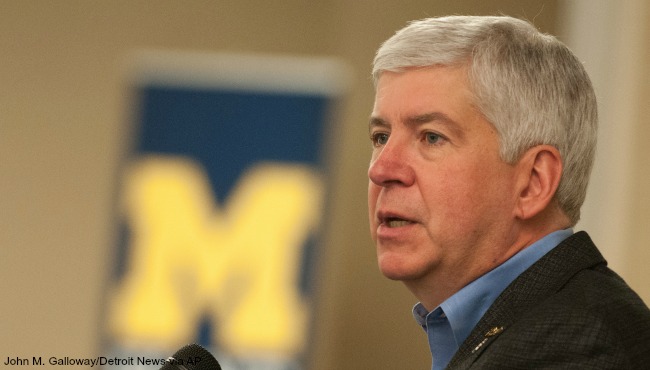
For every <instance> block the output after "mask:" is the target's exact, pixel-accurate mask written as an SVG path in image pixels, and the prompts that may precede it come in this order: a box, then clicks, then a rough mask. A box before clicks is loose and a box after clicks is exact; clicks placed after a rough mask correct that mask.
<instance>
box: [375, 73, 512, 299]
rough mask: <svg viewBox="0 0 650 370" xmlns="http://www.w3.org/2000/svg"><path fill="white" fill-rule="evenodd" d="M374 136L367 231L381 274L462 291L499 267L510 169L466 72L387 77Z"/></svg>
mask: <svg viewBox="0 0 650 370" xmlns="http://www.w3.org/2000/svg"><path fill="white" fill-rule="evenodd" d="M370 136H371V140H372V142H373V148H374V149H373V153H372V159H371V161H370V168H369V170H368V177H369V178H370V181H369V185H368V206H369V207H368V208H369V217H370V230H371V235H372V238H373V240H374V241H375V244H376V247H377V257H378V263H379V267H380V269H381V271H382V273H383V274H384V275H386V276H387V277H389V278H391V279H397V280H404V281H405V282H407V285H408V283H409V282H410V283H413V284H419V283H424V284H427V285H429V286H432V285H436V284H440V283H444V284H446V285H447V286H449V284H452V285H453V284H460V287H459V288H458V289H460V288H462V286H464V285H466V284H468V283H469V282H471V281H472V280H474V279H476V278H477V277H479V276H481V275H482V274H484V273H486V272H487V271H489V270H491V269H492V268H494V267H496V266H497V265H498V264H500V263H502V262H504V261H503V259H504V255H505V254H506V252H507V249H508V247H509V246H510V245H511V242H512V240H510V237H509V235H510V234H509V232H510V231H511V229H512V220H513V218H514V216H513V214H514V207H515V200H516V195H515V194H514V193H515V191H514V181H515V172H514V171H515V167H514V166H511V165H509V164H507V163H505V162H503V161H502V160H501V159H500V157H499V141H498V136H497V132H496V130H495V129H494V127H493V126H492V125H491V124H490V123H489V122H488V121H487V120H486V119H485V118H484V117H483V115H481V114H480V113H479V111H478V110H477V109H476V108H475V107H474V106H473V104H472V96H471V92H470V90H469V87H468V81H467V74H466V69H464V68H458V67H428V68H419V69H408V70H406V71H405V72H402V73H393V72H384V73H383V74H382V76H381V77H380V79H379V82H378V85H377V91H376V96H375V105H374V109H373V112H372V117H371V121H370ZM433 288H435V286H433Z"/></svg>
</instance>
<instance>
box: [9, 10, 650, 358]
mask: <svg viewBox="0 0 650 370" xmlns="http://www.w3.org/2000/svg"><path fill="white" fill-rule="evenodd" d="M405 3H406V2H404V1H399V0H384V1H346V0H329V1H317V2H307V1H299V0H282V1H273V2H252V1H235V0H233V1H207V0H206V1H187V2H178V1H171V0H164V1H148V2H145V1H82V0H79V1H58V2H44V1H13V0H0V86H1V87H0V248H1V249H0V274H2V276H1V277H2V278H1V279H0V294H2V296H3V299H2V302H3V303H2V304H0V307H1V308H0V349H2V353H1V354H2V355H3V356H5V355H8V356H21V357H22V356H29V357H31V356H35V355H42V356H49V355H57V356H61V355H86V356H88V355H93V354H96V353H98V352H99V351H100V341H99V335H98V330H99V328H100V327H101V324H102V323H101V317H102V309H103V307H102V288H103V287H104V284H105V282H106V278H107V276H108V275H109V272H110V271H109V269H110V267H111V266H112V259H113V255H112V253H111V252H112V246H113V245H114V242H115V240H114V237H115V229H114V224H113V221H114V220H113V219H112V218H111V215H112V214H113V211H114V204H113V201H114V200H115V199H114V191H115V181H116V176H117V174H118V165H119V163H120V159H121V157H122V156H123V155H124V153H125V149H126V148H127V146H128V143H129V140H130V136H129V133H130V126H129V125H128V123H129V122H128V113H129V112H128V107H129V105H128V104H129V97H128V94H127V89H126V85H125V75H124V69H123V62H124V60H125V59H126V57H127V56H128V55H129V53H130V52H132V51H134V50H138V49H141V48H148V49H150V48H154V49H181V50H193V51H196V50H198V51H223V50H227V51H246V52H249V51H254V52H272V53H291V54H300V55H327V56H338V57H341V58H343V59H344V60H346V61H347V62H348V63H349V64H350V65H351V66H352V68H353V69H354V70H355V73H356V75H355V78H354V81H352V83H353V84H352V90H351V91H350V94H349V97H348V99H347V100H346V101H345V104H344V106H343V107H342V121H341V127H342V128H341V129H340V130H337V131H336V132H332V133H330V135H331V137H332V139H333V140H332V145H331V148H330V150H331V153H332V158H331V160H332V163H333V164H334V176H335V177H334V188H333V191H334V193H333V195H334V197H333V201H332V204H331V205H330V206H331V210H332V214H333V215H335V217H334V218H333V219H332V220H331V222H329V224H330V225H331V226H332V229H331V232H329V233H328V234H327V235H326V245H325V251H326V254H325V256H324V259H323V261H322V263H323V265H322V271H324V274H323V277H322V279H321V280H320V281H319V284H320V287H321V292H322V295H321V297H320V302H321V303H322V305H321V306H320V308H319V310H318V313H317V317H316V320H317V325H316V328H317V330H318V331H317V333H318V335H317V337H316V338H315V341H314V361H313V368H314V369H362V368H379V369H393V368H394V369H403V368H427V367H428V366H430V363H429V361H430V359H429V353H428V349H427V345H426V338H425V336H424V335H423V333H421V330H420V329H418V328H417V327H416V325H415V324H414V323H413V321H412V318H411V317H410V307H411V305H412V304H413V303H414V298H413V297H411V295H410V294H409V293H408V292H407V291H406V289H404V288H403V287H402V286H401V285H400V284H399V283H395V282H390V281H387V280H386V279H384V278H383V277H382V276H381V275H380V274H379V272H378V271H377V268H376V263H375V255H374V250H373V246H372V244H371V242H370V240H369V237H368V232H367V229H368V227H367V222H366V195H365V192H366V186H367V178H366V168H367V162H368V154H369V145H360V144H359V143H360V142H361V143H363V142H365V140H366V136H367V133H366V132H367V126H366V121H367V116H368V113H369V110H370V107H371V104H372V99H373V96H372V95H373V93H372V87H371V83H370V81H369V78H368V74H369V66H370V63H371V60H372V57H373V54H374V51H375V50H376V48H377V46H378V45H379V44H380V42H381V41H383V40H384V39H386V38H387V37H388V36H390V35H391V34H392V33H393V32H394V31H395V30H396V29H398V28H400V27H402V26H403V25H404V24H405V23H406V21H408V20H411V19H417V18H423V17H426V16H432V15H439V14H450V13H472V14H496V13H499V12H503V13H506V14H510V15H515V16H524V17H527V18H529V19H534V21H535V23H536V24H537V25H538V26H540V27H541V28H542V29H543V30H545V31H547V32H551V33H553V32H554V30H555V29H556V24H555V23H556V19H558V17H557V16H558V14H557V13H558V11H559V10H558V9H559V8H558V6H557V4H556V1H546V2H544V3H545V4H544V5H540V4H539V2H538V1H534V0H531V1H514V0H509V1H506V0H502V1H497V0H492V1H480V2H479V1H469V0H465V1H453V2H451V1H443V0H439V1H432V0H427V1H425V0H419V1H410V2H407V3H408V6H406V5H404V4H405ZM648 18H649V17H648V16H646V19H648ZM646 23H648V22H646ZM645 32H646V40H647V39H650V31H648V30H647V29H646V31H645ZM645 57H646V58H647V59H646V60H648V59H650V58H649V57H648V55H647V53H646V55H645ZM645 65H646V66H647V65H650V63H646V64H645ZM645 75H647V73H645ZM645 78H646V84H645V85H644V86H645V89H644V94H645V95H643V96H642V97H641V96H640V97H639V98H638V99H637V104H638V105H639V106H643V107H644V108H643V109H645V111H642V109H641V108H639V111H638V116H639V124H638V126H637V127H636V130H638V131H639V135H637V136H636V138H637V140H638V142H637V143H636V144H635V145H636V147H637V148H638V156H637V157H636V158H639V159H638V161H639V164H638V166H639V168H640V171H639V172H638V173H635V177H634V189H635V191H636V193H638V194H639V195H640V196H643V195H645V197H644V198H643V199H644V201H643V202H639V203H638V204H636V208H635V210H634V212H635V215H639V216H638V217H637V218H636V219H637V220H638V218H639V217H641V216H642V217H644V219H645V220H647V219H648V218H649V217H648V216H650V215H649V211H648V209H649V208H650V201H648V197H647V195H646V194H647V192H646V189H648V188H650V187H648V186H647V185H649V183H650V173H648V168H649V167H648V163H647V158H648V156H647V145H645V142H647V140H643V139H642V138H646V139H648V138H650V132H649V131H648V129H647V124H645V125H643V124H641V122H643V121H642V120H646V122H647V119H646V117H648V114H647V113H648V112H647V109H648V108H647V106H648V104H645V105H644V104H643V102H647V101H648V96H649V95H650V91H648V88H647V86H648V85H649V84H648V83H647V77H645ZM643 97H645V99H644V98H643ZM644 113H645V114H644ZM643 135H644V136H643ZM644 153H645V154H646V155H645V156H644V155H643V154H644ZM644 161H645V162H644ZM641 162H643V163H641ZM635 225H637V226H635V229H634V232H635V233H636V232H638V233H640V234H642V233H645V234H644V235H646V238H645V240H646V243H645V244H644V245H640V244H639V248H641V247H643V246H646V249H645V251H646V252H644V253H645V255H641V254H639V257H640V258H638V259H635V260H634V261H635V263H632V264H630V266H629V271H625V272H624V275H628V276H630V277H633V279H637V280H636V281H637V286H638V287H641V284H639V283H638V282H639V281H640V280H638V279H641V278H640V276H641V275H640V274H641V272H640V271H644V270H645V266H644V263H643V262H642V261H645V262H646V263H647V262H650V255H648V252H647V246H648V243H647V241H648V238H647V235H648V231H647V227H646V223H645V222H637V223H636V224H635ZM636 261H638V262H636ZM646 281H647V279H646ZM645 289H646V293H645V297H648V296H649V295H648V293H647V288H645Z"/></svg>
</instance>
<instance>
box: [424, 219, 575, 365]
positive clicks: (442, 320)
mask: <svg viewBox="0 0 650 370" xmlns="http://www.w3.org/2000/svg"><path fill="white" fill-rule="evenodd" d="M572 234H573V229H565V230H559V231H555V232H553V233H550V234H548V235H546V236H545V237H543V238H542V239H540V240H538V241H536V242H535V243H533V244H531V245H530V246H529V247H527V248H525V249H524V250H522V251H521V252H519V253H517V254H515V255H514V256H512V257H511V258H510V259H509V260H507V261H506V262H504V263H503V264H501V265H500V266H498V267H497V268H495V269H494V270H492V271H490V272H488V273H487V274H485V275H483V276H481V277H480V278H478V279H476V280H474V281H473V282H471V283H469V284H468V285H467V286H465V287H464V288H463V289H461V290H459V291H458V292H456V293H455V294H454V295H452V296H451V297H449V298H447V300H445V301H444V302H442V303H441V304H440V306H438V307H436V308H435V309H434V310H433V311H431V312H428V311H427V310H426V309H425V308H424V306H423V305H422V304H421V303H418V304H416V305H415V307H413V317H415V320H416V321H417V322H418V324H420V326H422V328H423V329H424V330H425V331H426V333H427V337H428V339H429V349H430V350H431V356H432V358H433V363H432V367H431V368H432V370H440V369H444V368H445V367H446V366H447V364H448V363H449V361H450V360H451V358H452V357H453V356H454V354H455V353H456V351H458V348H460V345H461V344H462V343H463V342H464V341H465V339H466V338H467V337H468V336H469V334H470V333H471V331H472V329H474V327H475V326H476V324H478V322H479V320H480V319H481V317H483V315H484V314H485V312H486V311H487V310H488V308H490V306H491V305H492V303H493V302H494V300H496V299H497V297H498V296H499V295H500V294H501V293H502V292H503V291H504V290H505V289H506V287H508V285H510V283H512V282H513V281H514V280H515V279H516V278H517V276H519V275H520V274H521V273H522V272H524V271H526V270H527V269H528V268H529V267H530V266H532V265H533V264H534V263H535V262H537V261H538V260H539V259H540V258H542V257H543V256H544V255H545V254H546V253H548V252H549V251H550V250H552V249H553V248H555V247H556V246H557V245H558V244H560V243H561V242H562V241H563V240H564V239H566V238H568V237H569V236H571V235H572Z"/></svg>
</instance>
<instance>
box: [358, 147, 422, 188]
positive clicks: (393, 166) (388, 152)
mask: <svg viewBox="0 0 650 370" xmlns="http://www.w3.org/2000/svg"><path fill="white" fill-rule="evenodd" d="M375 150H376V152H375V153H374V155H373V158H372V159H371V161H370V167H369V168H368V178H369V179H370V181H372V182H373V183H374V184H375V185H379V186H384V187H387V186H392V185H398V186H399V185H401V186H410V185H412V184H413V182H414V180H415V174H414V172H413V167H412V160H413V157H412V156H411V154H410V153H409V148H408V146H407V145H406V143H401V142H399V141H398V140H397V138H394V137H391V138H389V139H388V142H387V143H386V144H385V145H384V146H382V147H381V148H378V149H375Z"/></svg>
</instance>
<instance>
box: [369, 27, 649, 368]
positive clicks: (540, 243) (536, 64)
mask: <svg viewBox="0 0 650 370" xmlns="http://www.w3.org/2000/svg"><path fill="white" fill-rule="evenodd" d="M373 75H374V78H375V85H376V96H375V104H374V108H373V112H372V115H371V119H370V139H371V141H372V144H373V147H374V149H373V154H372V159H371V162H370V168H369V170H368V176H369V179H370V182H369V190H368V194H369V195H368V203H369V217H370V226H371V235H372V238H373V240H374V241H375V244H376V247H377V258H378V263H379V267H380V270H381V271H382V273H383V274H384V275H385V276H387V277H388V278H391V279H396V280H401V281H403V282H404V284H405V285H406V286H407V288H408V289H409V290H410V291H411V292H412V293H413V294H414V295H415V296H416V297H417V298H418V299H419V301H420V303H418V304H417V305H416V306H415V307H414V309H413V313H414V316H415V317H416V320H417V321H418V322H419V324H420V325H421V326H422V327H423V328H424V329H425V331H426V333H427V336H428V340H429V346H430V349H431V353H432V357H433V369H443V368H448V369H464V368H480V369H509V368H512V369H532V368H553V369H556V368H575V369H586V368H589V369H642V368H650V310H648V307H647V306H646V305H645V304H644V303H643V302H642V301H641V299H640V298H639V297H638V296H637V295H636V294H635V293H634V292H633V291H632V290H631V289H630V288H629V287H628V286H627V285H626V284H625V282H624V281H623V280H622V279H621V278H620V277H618V276H617V275H616V274H615V273H614V272H612V271H611V270H609V269H608V268H607V267H606V262H605V260H604V259H603V257H602V256H601V254H600V253H599V252H598V250H597V249H596V247H595V246H594V245H593V243H592V241H591V240H590V238H589V237H588V236H587V234H586V233H584V232H578V233H574V232H573V230H572V227H573V226H574V225H575V224H576V222H577V221H578V219H579V217H580V207H581V205H582V203H583V201H584V198H585V193H586V188H587V182H588V178H589V174H590V171H591V167H592V163H593V158H594V151H595V144H596V128H597V109H596V99H595V96H594V92H593V88H592V86H591V83H590V81H589V78H588V76H587V74H586V72H585V71H584V69H583V67H582V65H581V63H580V62H579V61H578V60H577V58H576V57H575V56H574V55H573V54H572V53H571V52H570V51H569V50H568V49H567V48H566V46H564V45H563V44H562V43H560V42H559V41H557V40H556V39H555V38H553V37H552V36H548V35H544V34H541V33H539V32H538V31H537V30H536V29H535V28H534V27H533V26H531V25H530V24H529V23H527V22H525V21H522V20H518V19H513V18H509V17H461V16H454V17H444V18H431V19H425V20H422V21H416V22H412V23H411V24H410V25H408V26H407V27H406V28H404V29H402V30H401V31H399V32H397V33H396V34H395V35H394V36H393V37H391V38H390V39H389V40H387V41H386V42H385V43H384V44H383V45H382V46H381V48H380V49H379V50H378V52H377V56H376V58H375V61H374V70H373Z"/></svg>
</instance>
